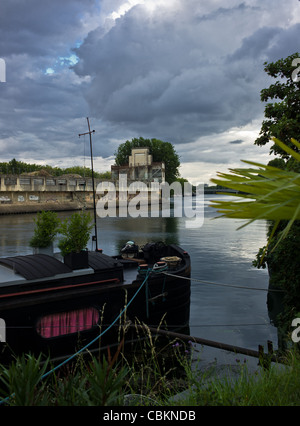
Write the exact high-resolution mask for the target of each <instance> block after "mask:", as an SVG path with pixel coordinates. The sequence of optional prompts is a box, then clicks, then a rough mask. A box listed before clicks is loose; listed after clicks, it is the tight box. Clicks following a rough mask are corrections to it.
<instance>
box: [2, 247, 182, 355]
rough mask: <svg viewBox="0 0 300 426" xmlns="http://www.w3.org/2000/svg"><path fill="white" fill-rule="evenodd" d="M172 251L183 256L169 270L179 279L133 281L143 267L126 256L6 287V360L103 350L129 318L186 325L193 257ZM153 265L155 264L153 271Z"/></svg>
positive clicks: (157, 276)
mask: <svg viewBox="0 0 300 426" xmlns="http://www.w3.org/2000/svg"><path fill="white" fill-rule="evenodd" d="M170 253H171V254H175V253H176V254H177V255H180V257H181V259H182V261H181V267H180V268H178V269H177V270H176V271H169V272H172V275H173V274H175V275H176V277H174V276H171V275H168V271H163V272H151V274H150V276H149V277H148V278H147V279H146V277H145V276H144V275H142V274H141V273H140V274H139V273H137V274H136V277H135V279H133V280H131V281H130V282H129V281H128V278H127V277H128V276H130V274H131V275H133V276H134V273H135V271H137V266H136V265H135V264H134V262H133V261H128V262H127V263H126V262H125V263H124V264H122V260H114V262H115V267H112V265H111V264H107V265H106V267H103V268H101V270H100V269H99V270H98V271H97V268H96V269H95V270H94V272H93V274H88V275H80V276H75V277H69V276H66V277H64V278H61V277H60V278H55V279H54V278H53V277H51V278H49V279H47V278H46V279H43V280H40V281H39V280H35V281H34V282H30V283H27V282H26V283H23V284H20V285H17V286H9V287H8V288H6V290H5V289H3V288H2V289H0V318H2V319H3V320H4V321H5V325H6V343H4V344H1V346H3V348H2V349H3V350H2V355H0V356H1V358H0V361H2V362H3V360H5V359H7V358H8V357H9V356H11V353H12V352H13V353H14V354H16V355H18V354H20V353H29V352H30V353H33V354H36V355H37V354H39V353H41V352H42V353H44V354H45V355H49V356H50V357H51V358H56V357H65V356H68V355H70V354H73V353H74V352H76V351H77V350H79V349H81V348H84V347H87V348H88V349H89V351H93V350H96V349H101V348H103V347H105V346H107V345H112V344H115V343H117V342H118V340H119V339H120V330H121V328H122V324H123V325H124V324H125V323H126V325H128V323H129V322H130V324H131V325H134V324H135V323H136V322H138V323H145V324H147V325H149V326H151V327H164V326H165V325H167V326H168V329H181V328H184V327H186V326H187V325H188V323H189V311H190V281H189V280H188V278H189V276H190V259H189V256H188V254H187V253H185V252H184V251H182V250H181V249H180V248H176V247H173V251H171V252H170ZM96 256H98V254H93V255H91V261H90V263H93V261H96V260H98V258H97V257H96ZM99 256H100V255H99ZM102 259H103V256H102V257H101V260H102ZM104 260H105V261H106V257H104ZM116 262H117V263H116ZM120 264H121V266H120ZM128 264H129V265H128ZM152 266H153V265H151V264H149V270H151V268H152ZM165 272H167V274H165ZM120 327H121V328H120ZM121 335H122V332H121ZM91 342H93V343H92V344H90V343H91ZM1 346H0V349H1Z"/></svg>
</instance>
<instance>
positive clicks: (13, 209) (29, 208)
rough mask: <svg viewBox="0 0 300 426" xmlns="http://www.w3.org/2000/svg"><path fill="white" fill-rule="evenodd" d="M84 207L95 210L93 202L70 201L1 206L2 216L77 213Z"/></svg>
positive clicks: (0, 212)
mask: <svg viewBox="0 0 300 426" xmlns="http://www.w3.org/2000/svg"><path fill="white" fill-rule="evenodd" d="M83 207H85V208H87V209H90V208H93V204H92V203H91V202H88V203H85V205H84V204H83V203H81V202H79V201H78V202H76V201H70V202H67V201H66V202H59V201H57V202H45V203H43V202H41V203H35V202H32V203H30V204H29V203H25V204H0V215H11V214H26V213H37V212H40V211H42V210H45V211H49V210H51V211H56V212H60V211H76V210H81V209H82V208H83Z"/></svg>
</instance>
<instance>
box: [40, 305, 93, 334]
mask: <svg viewBox="0 0 300 426" xmlns="http://www.w3.org/2000/svg"><path fill="white" fill-rule="evenodd" d="M98 320H99V312H98V311H97V310H96V309H95V308H83V309H77V310H73V311H68V312H58V313H55V314H51V315H46V316H44V317H42V318H40V319H39V321H38V323H37V326H36V330H37V332H38V334H39V335H40V336H42V337H44V338H46V339H49V338H51V337H58V336H63V335H66V334H71V333H78V332H79V331H83V330H89V329H90V328H92V327H94V326H95V325H97V323H98Z"/></svg>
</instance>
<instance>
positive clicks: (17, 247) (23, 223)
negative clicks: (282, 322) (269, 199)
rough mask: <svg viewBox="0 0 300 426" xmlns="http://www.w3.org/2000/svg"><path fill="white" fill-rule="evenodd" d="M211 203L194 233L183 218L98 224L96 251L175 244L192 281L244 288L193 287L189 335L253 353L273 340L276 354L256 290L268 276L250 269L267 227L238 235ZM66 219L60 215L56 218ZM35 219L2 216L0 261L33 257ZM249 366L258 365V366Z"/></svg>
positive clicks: (215, 353) (261, 294) (216, 353)
mask: <svg viewBox="0 0 300 426" xmlns="http://www.w3.org/2000/svg"><path fill="white" fill-rule="evenodd" d="M215 197H218V198H220V197H222V196H220V195H205V202H204V223H203V225H202V226H201V227H200V228H196V229H193V228H187V227H186V219H185V218H151V217H149V218H130V217H129V218H109V217H107V218H104V219H100V218H98V246H99V247H100V248H103V250H104V253H106V254H109V255H112V254H117V253H118V252H119V250H120V248H121V247H123V245H124V244H125V243H126V241H128V240H134V241H135V242H136V244H138V245H140V246H142V245H144V244H145V243H147V242H149V241H164V242H166V243H175V244H179V245H180V246H182V247H183V248H184V249H185V250H187V251H188V252H189V254H190V256H191V260H192V278H195V279H200V280H207V281H210V282H215V283H222V284H228V285H235V286H242V287H247V288H248V289H243V288H232V287H225V286H216V285H212V284H203V283H199V282H196V281H193V282H192V296H191V311H190V334H191V335H192V336H196V337H201V338H205V339H210V340H215V341H218V342H223V343H228V344H232V345H236V346H241V347H245V348H249V349H254V350H257V349H258V345H259V344H261V345H264V346H265V347H266V345H267V340H271V341H272V342H273V344H274V347H275V348H276V347H277V330H276V328H275V327H274V326H273V325H272V324H271V323H270V319H269V316H268V310H267V304H266V301H267V292H266V291H259V290H255V289H257V288H260V289H265V290H266V289H267V288H268V273H267V271H266V270H258V269H256V268H254V267H253V266H252V261H253V260H254V258H255V256H256V253H257V251H258V249H259V248H260V247H262V246H264V245H265V243H266V223H265V222H264V221H259V222H257V223H254V224H251V225H249V226H247V227H245V228H243V229H241V230H237V228H238V226H240V225H241V224H242V222H241V221H239V220H233V219H224V218H218V219H217V220H214V219H213V218H214V217H215V216H216V211H215V209H213V208H211V207H209V200H212V199H213V198H215ZM70 214H71V213H70V212H62V213H59V217H61V218H64V217H67V216H69V215H70ZM34 217H35V215H32V214H26V215H10V216H0V257H3V256H12V255H20V254H31V253H32V249H31V248H30V247H29V245H28V242H29V239H30V238H31V236H32V234H33V229H34V223H33V219H34ZM89 248H90V249H92V242H90V244H89ZM251 288H255V289H253V290H250V289H251ZM200 358H201V359H202V360H203V362H204V363H205V362H207V363H210V362H211V361H213V359H214V358H216V359H217V360H218V362H219V360H220V361H221V362H222V363H224V362H225V363H228V360H230V359H231V362H234V361H233V360H235V359H236V358H239V359H240V360H244V358H245V357H244V356H236V355H233V354H232V355H231V354H229V353H225V352H224V351H220V350H217V349H213V348H203V349H201V353H200ZM229 362H230V361H229ZM250 362H252V361H251V360H250ZM253 362H254V363H255V364H257V360H255V361H254V360H253Z"/></svg>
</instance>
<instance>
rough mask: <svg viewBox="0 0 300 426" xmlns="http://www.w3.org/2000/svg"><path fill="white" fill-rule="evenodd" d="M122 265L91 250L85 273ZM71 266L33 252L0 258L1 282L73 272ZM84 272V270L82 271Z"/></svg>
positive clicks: (36, 278) (34, 278) (35, 278)
mask: <svg viewBox="0 0 300 426" xmlns="http://www.w3.org/2000/svg"><path fill="white" fill-rule="evenodd" d="M116 267H122V265H121V264H120V263H119V262H117V261H116V260H115V259H113V258H111V257H110V256H107V255H105V254H102V253H94V252H89V268H88V270H89V271H90V272H88V270H87V269H85V270H84V273H93V272H94V271H101V270H105V269H106V270H107V269H111V268H116ZM74 272H78V273H79V271H77V270H76V271H73V270H72V269H71V268H70V267H69V266H67V265H66V264H64V263H63V262H61V261H60V260H59V259H57V258H55V257H53V256H48V255H45V254H32V255H24V256H14V257H5V258H0V283H6V282H11V281H15V280H21V281H25V282H26V281H28V280H38V279H43V278H48V277H54V276H56V275H61V274H73V273H74ZM82 273H83V271H82Z"/></svg>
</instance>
